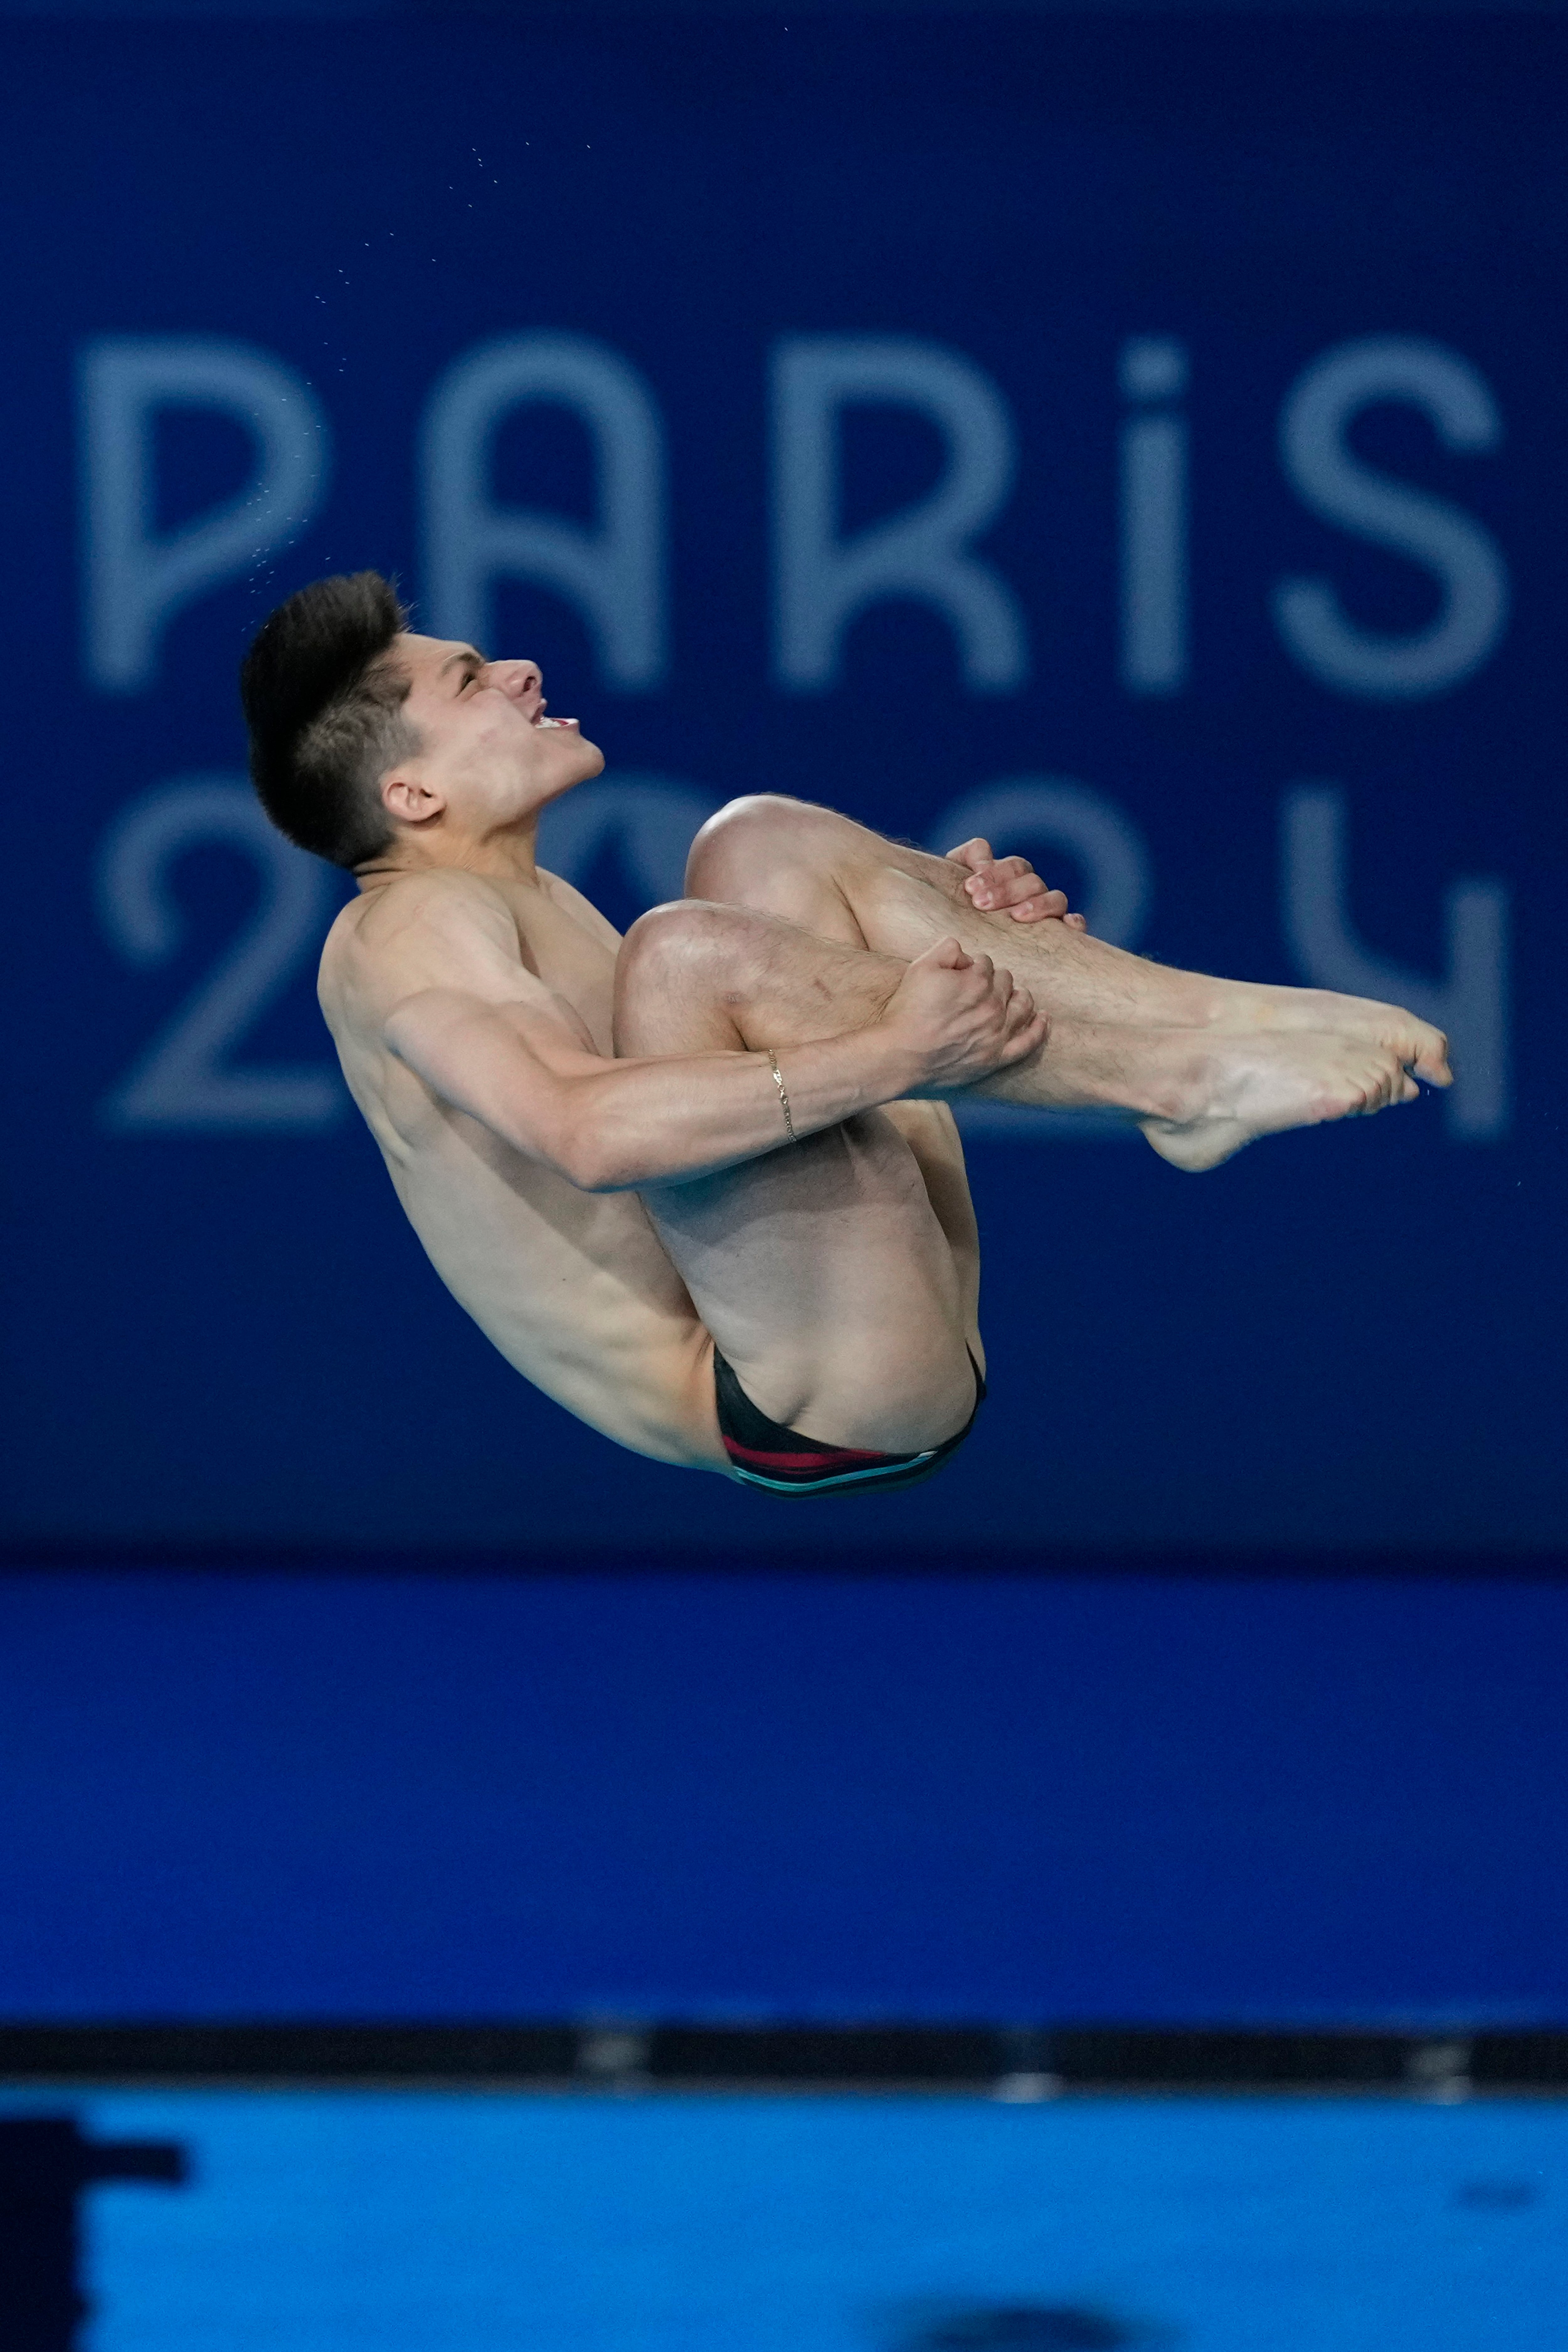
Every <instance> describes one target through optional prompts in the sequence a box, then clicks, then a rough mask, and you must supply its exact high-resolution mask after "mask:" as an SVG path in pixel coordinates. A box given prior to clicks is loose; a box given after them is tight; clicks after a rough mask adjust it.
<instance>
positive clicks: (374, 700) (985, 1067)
mask: <svg viewBox="0 0 1568 2352" xmlns="http://www.w3.org/2000/svg"><path fill="white" fill-rule="evenodd" d="M241 694H242V699H243V702H244V707H245V714H246V719H247V724H248V727H249V730H250V741H251V770H252V774H253V776H254V779H255V782H256V786H257V790H258V793H259V794H260V796H261V800H262V802H263V804H264V805H265V807H266V809H267V811H268V814H269V816H270V817H271V818H272V819H273V821H274V822H275V823H276V824H278V825H279V826H280V828H281V829H282V831H283V832H284V833H286V834H287V835H289V838H290V839H291V840H293V841H295V842H297V843H298V844H300V845H301V846H302V847H304V848H306V849H309V850H312V851H314V852H315V853H316V854H317V855H319V856H323V857H327V858H330V859H331V861H332V862H333V863H334V864H336V865H338V866H342V867H344V868H346V869H347V870H348V871H349V872H351V873H352V874H353V876H354V877H355V879H356V881H357V883H358V896H357V897H356V898H354V899H353V900H352V901H351V902H350V904H349V905H348V906H346V907H345V908H343V910H342V913H341V914H340V915H339V917H338V919H337V920H336V922H335V923H334V924H333V926H332V929H331V934H330V936H329V938H328V940H327V942H326V947H325V950H324V951H323V954H322V957H321V1007H322V1011H323V1013H324V1014H325V1016H326V1020H327V1024H328V1026H329V1028H330V1029H331V1033H332V1036H333V1039H334V1041H335V1043H336V1045H337V1049H338V1053H339V1055H340V1058H341V1060H342V1068H343V1074H344V1076H345V1078H346V1079H347V1081H348V1086H349V1088H350V1091H351V1093H352V1094H353V1098H354V1100H355V1102H356V1103H357V1104H358V1105H359V1108H360V1109H361V1110H362V1111H363V1114H364V1117H365V1119H366V1121H367V1122H368V1124H369V1126H370V1129H371V1131H372V1133H373V1134H374V1137H375V1139H376V1141H377V1142H378V1143H379V1145H380V1146H381V1150H382V1152H383V1154H384V1158H385V1160H386V1164H387V1168H388V1170H389V1171H390V1173H391V1177H392V1181H393V1183H394V1185H395V1188H396V1191H397V1194H398V1197H399V1199H400V1200H401V1202H402V1203H403V1206H404V1208H405V1211H406V1213H407V1215H408V1217H409V1220H410V1222H411V1223H412V1224H413V1226H414V1229H415V1231H416V1234H418V1236H419V1239H420V1241H421V1242H422V1243H423V1244H424V1247H425V1249H426V1253H427V1255H428V1256H429V1257H430V1260H431V1262H432V1264H433V1265H435V1267H436V1270H437V1273H438V1274H439V1275H440V1276H441V1278H442V1280H443V1281H444V1282H445V1283H446V1285H447V1288H448V1289H449V1290H450V1291H451V1292H452V1293H453V1295H454V1297H456V1298H457V1299H458V1302H459V1303H460V1304H461V1305H462V1306H463V1307H466V1308H467V1309H468V1313H469V1314H470V1315H471V1316H472V1317H473V1318H474V1319H475V1321H476V1322H477V1323H479V1326H480V1328H481V1329H483V1330H484V1331H485V1332H486V1333H487V1334H488V1336H489V1339H491V1340H493V1341H494V1343H495V1345H496V1346H497V1347H498V1348H499V1349H500V1351H501V1353H502V1354H503V1355H504V1356H505V1357H506V1358H507V1360H508V1361H509V1362H510V1363H511V1364H512V1365H514V1366H515V1367H516V1369H517V1370H519V1371H520V1372H521V1373H522V1374H523V1375H524V1376H525V1377H526V1378H527V1379H529V1380H531V1381H533V1382H534V1383H535V1384H536V1385H537V1386H538V1387H540V1388H542V1390H544V1391H545V1392H546V1393H547V1394H548V1395H550V1396H552V1397H554V1398H555V1399H556V1400H557V1402H560V1403H561V1404H563V1405H564V1406H565V1407H566V1408H567V1409H568V1411H570V1412H574V1413H576V1414H577V1415H578V1416H579V1418H580V1419H582V1420H584V1421H586V1422H588V1423H591V1424H592V1426H593V1427H595V1429H599V1430H602V1431H603V1432H604V1433H605V1435H606V1436H608V1437H612V1438H614V1439H616V1441H617V1442H618V1443H619V1444H623V1445H626V1446H630V1447H631V1448H632V1449H633V1450H634V1451H636V1452H637V1453H640V1454H650V1455H652V1456H653V1457H654V1458H655V1459H656V1460H658V1461H661V1462H670V1463H677V1464H680V1465H684V1466H686V1467H689V1468H692V1469H703V1470H716V1471H721V1472H724V1473H727V1474H728V1475H731V1476H734V1477H738V1478H741V1479H742V1480H744V1481H745V1482H746V1483H747V1484H749V1485H752V1486H761V1487H765V1488H769V1489H772V1490H773V1491H776V1492H780V1493H786V1494H805V1493H822V1492H828V1493H835V1494H841V1493H845V1492H853V1491H856V1490H857V1489H870V1488H883V1489H886V1488H890V1487H895V1486H902V1485H907V1484H910V1483H912V1482H913V1481H914V1480H915V1479H917V1478H920V1477H924V1476H926V1475H930V1473H931V1471H932V1470H934V1469H935V1468H936V1467H938V1466H939V1465H940V1464H941V1463H942V1461H943V1460H944V1459H945V1458H946V1456H947V1455H948V1454H951V1453H952V1451H953V1449H954V1448H955V1447H956V1446H957V1445H958V1444H960V1443H961V1442H962V1440H963V1437H964V1435H965V1434H966V1433H967V1431H968V1428H969V1426H970V1423H971V1422H972V1421H973V1415H974V1412H975V1410H976V1406H977V1402H978V1400H979V1398H980V1397H981V1396H983V1395H984V1379H983V1371H984V1350H983V1349H982V1346H981V1340H980V1330H979V1323H978V1309H979V1288H980V1252H979V1237H978V1234H977V1231H976V1227H975V1222H974V1214H973V1208H972V1206H971V1203H970V1198H969V1190H968V1185H967V1182H966V1181H965V1175H964V1167H963V1151H962V1150H961V1148H960V1144H959V1139H958V1132H957V1129H956V1126H955V1124H954V1121H953V1118H952V1112H951V1111H950V1110H949V1108H948V1107H947V1100H946V1098H947V1097H950V1096H952V1095H955V1094H958V1093H961V1092H964V1091H969V1092H973V1093H974V1094H976V1095H979V1096H983V1097H986V1098H988V1099H990V1100H993V1101H1000V1102H1006V1103H1018V1104H1037V1105H1047V1106H1053V1107H1058V1108H1068V1107H1083V1106H1090V1105H1093V1106H1105V1107H1113V1108H1118V1109H1120V1110H1121V1111H1123V1112H1125V1113H1126V1114H1128V1115H1129V1116H1130V1117H1131V1118H1135V1119H1136V1120H1137V1121H1138V1123H1139V1125H1140V1126H1141V1127H1142V1132H1143V1134H1144V1135H1145V1136H1146V1137H1147V1139H1148V1140H1149V1142H1150V1143H1151V1144H1152V1146H1153V1148H1154V1150H1156V1151H1158V1152H1159V1153H1160V1154H1161V1155H1162V1156H1163V1158H1165V1159H1167V1160H1171V1161H1172V1162H1173V1164H1174V1165H1175V1166H1177V1167H1179V1168H1184V1169H1188V1170H1201V1169H1206V1168H1212V1167H1214V1166H1215V1165H1217V1164H1218V1162H1219V1161H1220V1160H1225V1159H1227V1158H1228V1157H1229V1156H1230V1155H1231V1154H1232V1153H1233V1152H1235V1151H1237V1150H1240V1149H1241V1148H1242V1146H1243V1145H1244V1144H1247V1143H1249V1142H1251V1141H1252V1140H1253V1139H1255V1138H1257V1137H1258V1136H1262V1135H1267V1134H1272V1133H1277V1132H1279V1131H1281V1130H1283V1129H1288V1128H1292V1127H1300V1126H1305V1125H1309V1124H1311V1123H1313V1122H1315V1121H1320V1120H1325V1119H1335V1118H1347V1117H1352V1116H1355V1115H1357V1114H1362V1113H1367V1112H1372V1111H1376V1110H1381V1109H1384V1108H1386V1107H1387V1106H1388V1105H1390V1104H1393V1103H1399V1102H1408V1101H1411V1100H1413V1099H1414V1098H1415V1096H1416V1094H1417V1093H1418V1091H1419V1089H1418V1087H1417V1086H1416V1084H1415V1079H1416V1077H1421V1078H1425V1079H1426V1080H1428V1081H1429V1082H1430V1083H1432V1084H1434V1085H1436V1086H1446V1085H1447V1084H1448V1083H1449V1082H1450V1074H1449V1071H1448V1066H1447V1046H1446V1044H1445V1041H1444V1039H1443V1038H1442V1037H1441V1035H1440V1034H1438V1033H1437V1032H1436V1030H1434V1029H1432V1028H1430V1027H1428V1026H1427V1024H1426V1023H1424V1022H1421V1021H1418V1020H1416V1019H1415V1017H1414V1015H1412V1014H1411V1013H1405V1012H1403V1011H1400V1010H1399V1009H1397V1008H1395V1007H1392V1006H1388V1005H1382V1004H1373V1003H1366V1002H1363V1000H1361V999H1359V998H1354V997H1344V996H1334V995H1330V994H1325V993H1323V992H1318V991H1312V990H1301V989H1283V988H1268V987H1258V986H1252V985H1249V984H1246V983H1241V982H1228V981H1220V980H1212V979H1206V978H1204V977H1202V976H1201V975H1198V974H1194V973H1191V972H1184V971H1173V970H1169V969H1167V968H1164V967H1162V966H1160V965H1158V964H1152V963H1149V962H1146V961H1143V960H1142V958H1140V957H1136V956H1132V955H1128V954H1126V953H1123V952H1122V951H1121V950H1118V949H1115V948H1112V947H1110V946H1108V945H1107V944H1106V943H1105V942H1104V941H1102V940H1095V939H1092V938H1090V937H1089V935H1088V934H1087V933H1086V932H1085V930H1084V929H1083V928H1082V925H1081V922H1080V921H1079V919H1076V918H1074V917H1071V916H1069V915H1068V913H1067V902H1066V900H1065V898H1063V897H1062V895H1061V894H1060V892H1052V891H1047V889H1046V888H1045V886H1044V885H1043V884H1042V883H1041V882H1040V880H1039V878H1038V877H1037V876H1036V875H1035V874H1034V873H1033V872H1032V871H1031V870H1030V868H1029V867H1028V866H1027V865H1026V861H1025V860H1023V859H1022V858H1005V859H1000V860H998V859H995V858H994V857H993V856H992V855H991V852H990V849H989V846H988V845H987V844H985V843H984V842H980V841H973V842H969V843H966V844H965V845H963V847H962V848H961V849H958V850H955V851H954V852H952V854H951V856H949V857H947V858H942V857H933V856H924V855H922V854H921V852H919V851H917V850H911V849H905V848H901V847H899V846H897V845H894V844H892V843H889V842H887V841H884V840H882V839H881V838H879V835H876V834H874V833H871V832H869V831H868V830H867V828H866V827H864V826H863V825H859V824H853V823H851V822H850V821H849V820H848V819H847V818H845V817H841V816H837V815H835V814H833V813H832V812H831V811H829V810H827V809H823V808H817V807H814V806H811V805H809V804H808V803H804V802H797V801H793V800H787V799H784V798H780V797H776V796H773V795H755V796H752V797H749V798H746V799H743V800H739V801H735V802H732V803H731V804H730V806H729V807H727V808H725V809H723V810H721V812H720V813H719V814H718V815H717V816H715V817H714V818H713V819H712V820H711V821H710V823H709V824H706V825H705V826H704V827H703V829H702V831H701V832H700V834H699V835H698V836H697V839H696V842H695V843H694V844H693V846H692V850H691V855H690V859H689V864H688V866H687V875H686V886H687V889H688V892H689V896H688V897H687V898H684V899H682V900H680V901H679V902H677V903H675V904H672V905H669V906H665V907H658V908H654V909H653V910H652V912H651V913H648V914H646V915H644V916H642V917H641V918H640V919H639V920H638V921H637V922H636V923H635V924H634V925H633V926H632V928H631V929H630V930H629V931H628V933H627V934H626V938H625V939H624V940H623V939H622V938H620V937H619V935H618V934H617V933H616V931H615V930H614V929H612V927H611V925H610V924H609V923H608V922H607V921H606V920H605V918H604V917H603V916H602V915H600V914H599V913H598V912H597V910H596V909H595V908H594V907H592V906H591V905H590V904H589V903H588V901H587V899H586V898H584V897H583V895H582V893H581V892H580V891H577V890H575V889H574V888H573V887H571V885H570V884H569V883H566V882H564V881H563V880H561V879H560V877H557V876H554V875H552V874H549V873H546V872H545V871H544V870H543V869H542V867H540V866H538V865H537V864H536V863H535V857H534V845H535V836H536V833H537V828H538V821H539V815H540V812H541V810H542V808H543V807H544V806H545V805H546V804H547V803H549V802H551V801H552V800H555V799H557V798H558V797H559V796H560V794H562V793H564V792H567V791H569V790H570V789H571V787H572V786H573V785H574V784H576V783H579V782H583V781H584V780H585V779H586V778H588V777H591V776H595V775H597V774H598V772H599V771H600V769H601V768H602V767H603V765H604V761H603V757H602V755H601V753H600V752H599V751H597V750H596V749H595V746H594V745H593V744H592V743H590V742H589V741H587V740H586V739H585V738H584V735H583V734H582V732H581V730H580V729H579V727H578V725H577V723H576V721H575V720H574V719H558V718H556V717H554V716H552V715H551V714H550V713H548V712H547V710H546V707H545V701H544V696H543V690H542V678H541V675H540V672H539V669H538V667H536V665H535V664H533V663H532V662H529V661H487V660H486V659H485V657H484V656H483V655H482V654H480V653H479V652H478V651H477V650H476V649H475V648H474V647H473V646H465V645H457V644H451V643H447V642H446V641H444V640H441V639H437V638H433V637H428V636H423V635H418V634H416V632H414V631H412V630H411V629H410V628H409V626H408V622H407V616H406V614H405V613H404V611H403V609H402V607H401V605H400V604H399V603H398V600H397V596H396V594H395V591H394V589H393V587H392V586H391V584H390V583H388V582H387V581H385V580H384V579H383V578H381V577H380V575H379V574H377V573H374V572H360V573H357V574H355V575H353V576H352V577H349V576H336V577H333V578H330V579H326V580H321V581H317V582H316V583H314V584H313V585H312V586H310V587H308V588H305V589H302V590H300V593H298V594H297V595H295V596H292V597H290V598H289V601H288V602H287V603H286V604H282V605H280V606H279V608H278V610H277V611H276V612H274V613H273V614H271V615H270V617H269V618H268V621H267V622H266V623H265V624H264V625H263V626H262V628H261V629H260V631H259V632H258V635H257V637H256V639H255V642H254V644H253V645H252V646H251V648H250V651H249V653H248V654H247V657H246V660H245V664H244V667H243V669H242V673H241ZM931 723H932V726H933V728H935V729H937V730H944V729H945V722H944V721H943V720H942V718H941V716H940V714H938V713H935V712H933V715H932V722H931ZM998 959H1005V968H1001V967H999V964H998V961H997V960H998Z"/></svg>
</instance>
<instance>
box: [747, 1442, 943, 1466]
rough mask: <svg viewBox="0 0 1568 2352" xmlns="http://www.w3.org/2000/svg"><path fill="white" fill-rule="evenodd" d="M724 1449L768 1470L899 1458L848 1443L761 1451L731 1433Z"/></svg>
mask: <svg viewBox="0 0 1568 2352" xmlns="http://www.w3.org/2000/svg"><path fill="white" fill-rule="evenodd" d="M724 1451H725V1453H726V1454H731V1455H732V1456H733V1457H734V1458H735V1459H736V1460H738V1461H742V1462H754V1463H756V1464H757V1465H759V1466H760V1467H762V1468H764V1469H768V1470H827V1469H831V1468H832V1466H833V1465H834V1464H835V1463H839V1462H847V1463H857V1462H897V1461H898V1460H899V1459H900V1456H899V1455H898V1454H860V1453H857V1452H856V1451H855V1449H854V1447H853V1446H849V1445H837V1446H824V1447H820V1448H818V1447H815V1446H813V1447H810V1448H803V1449H802V1451H801V1452H800V1453H798V1454H764V1453H763V1451H762V1449H761V1448H760V1447H759V1446H755V1445H742V1444H738V1443H737V1441H736V1440H735V1439H734V1438H732V1437H726V1438H725V1440H724Z"/></svg>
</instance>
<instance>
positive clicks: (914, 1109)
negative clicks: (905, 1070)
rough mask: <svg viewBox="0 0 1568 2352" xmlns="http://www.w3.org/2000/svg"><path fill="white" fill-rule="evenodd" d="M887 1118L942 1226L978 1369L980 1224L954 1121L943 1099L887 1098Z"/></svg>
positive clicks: (981, 1352) (981, 1354) (982, 1358)
mask: <svg viewBox="0 0 1568 2352" xmlns="http://www.w3.org/2000/svg"><path fill="white" fill-rule="evenodd" d="M883 1116H884V1117H885V1118H890V1119H891V1120H892V1122H893V1125H894V1126H895V1127H896V1128H897V1129H898V1130H899V1133H900V1135H901V1136H902V1137H903V1139H904V1141H905V1142H906V1143H907V1144H908V1145H909V1147H910V1150H911V1151H912V1152H913V1153H914V1156H915V1164H916V1166H917V1167H918V1168H919V1170H920V1171H921V1181H922V1182H923V1184H924V1185H925V1189H926V1198H927V1200H928V1201H929V1202H931V1212H932V1214H933V1215H934V1216H935V1218H936V1221H937V1223H938V1224H939V1225H940V1226H941V1227H942V1234H943V1235H944V1237H945V1239H946V1242H947V1246H948V1249H949V1252H950V1253H951V1255H952V1263H953V1270H954V1273H955V1274H956V1276H957V1278H958V1292H959V1301H960V1311H961V1313H962V1315H963V1335H964V1339H965V1340H966V1341H967V1343H968V1346H969V1349H970V1351H971V1353H972V1354H973V1357H974V1360H975V1362H976V1363H977V1364H978V1365H979V1367H980V1369H981V1370H982V1371H983V1372H984V1370H985V1349H984V1344H983V1343H982V1340H981V1337H980V1226H979V1223H978V1221H977V1219H976V1217H975V1214H974V1202H973V1200H972V1198H971V1197H970V1191H969V1170H968V1168H967V1166H966V1165H965V1163H964V1158H963V1139H962V1138H961V1136H960V1135H959V1132H958V1121H957V1120H956V1119H955V1118H953V1115H952V1111H951V1110H950V1109H949V1108H948V1106H947V1104H946V1103H944V1102H897V1103H889V1104H888V1105H887V1106H886V1107H885V1109H884V1113H883Z"/></svg>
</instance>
